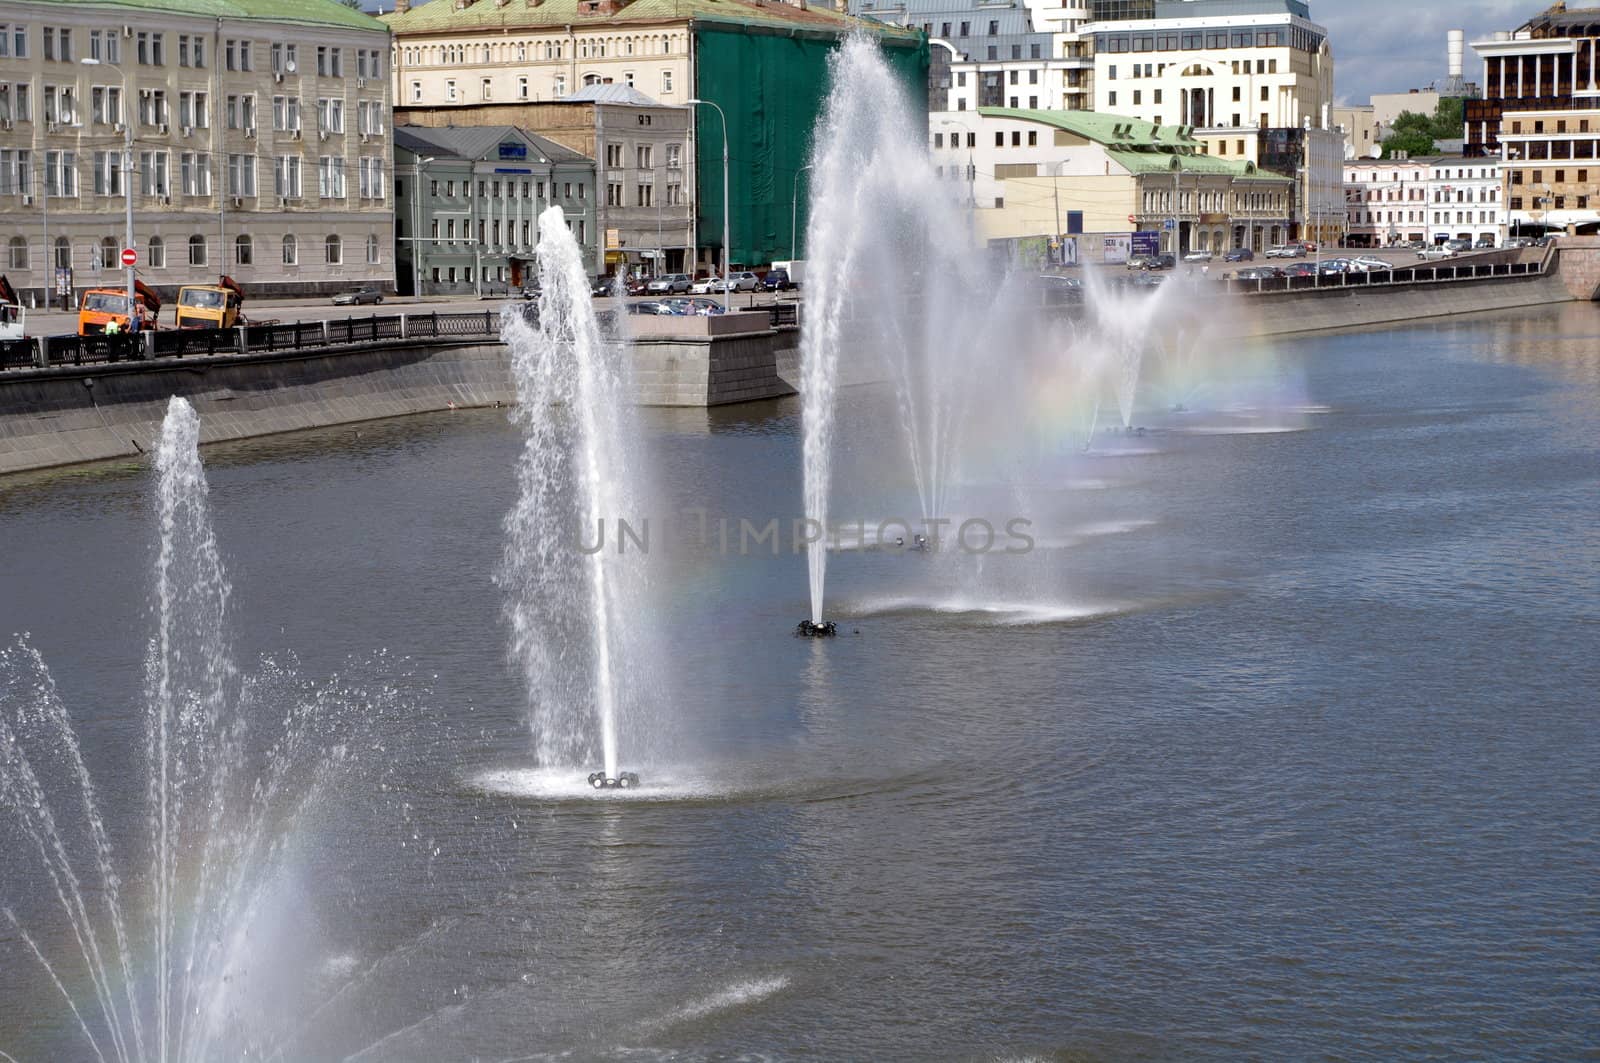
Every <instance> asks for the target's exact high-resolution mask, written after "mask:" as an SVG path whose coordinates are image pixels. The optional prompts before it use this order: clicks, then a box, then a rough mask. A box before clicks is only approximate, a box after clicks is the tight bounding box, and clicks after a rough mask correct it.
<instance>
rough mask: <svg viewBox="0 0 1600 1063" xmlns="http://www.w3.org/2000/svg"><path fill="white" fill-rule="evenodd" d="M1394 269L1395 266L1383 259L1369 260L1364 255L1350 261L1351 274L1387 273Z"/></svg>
mask: <svg viewBox="0 0 1600 1063" xmlns="http://www.w3.org/2000/svg"><path fill="white" fill-rule="evenodd" d="M1392 269H1394V266H1392V265H1390V264H1389V263H1387V262H1385V261H1384V260H1383V259H1381V258H1368V257H1367V256H1365V255H1362V256H1360V257H1359V258H1353V259H1351V260H1350V270H1349V272H1351V273H1387V272H1388V271H1390V270H1392Z"/></svg>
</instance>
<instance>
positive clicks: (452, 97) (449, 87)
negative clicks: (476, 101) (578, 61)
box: [444, 78, 559, 103]
mask: <svg viewBox="0 0 1600 1063" xmlns="http://www.w3.org/2000/svg"><path fill="white" fill-rule="evenodd" d="M557 80H559V79H557ZM444 98H445V101H446V102H448V103H455V102H456V83H455V79H454V78H451V79H450V80H448V81H446V82H445V83H444Z"/></svg>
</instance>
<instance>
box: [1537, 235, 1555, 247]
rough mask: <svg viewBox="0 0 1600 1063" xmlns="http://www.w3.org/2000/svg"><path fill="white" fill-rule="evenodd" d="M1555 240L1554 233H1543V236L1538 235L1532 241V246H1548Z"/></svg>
mask: <svg viewBox="0 0 1600 1063" xmlns="http://www.w3.org/2000/svg"><path fill="white" fill-rule="evenodd" d="M1555 242H1556V237H1555V235H1553V234H1551V233H1545V234H1544V235H1543V236H1541V237H1539V238H1538V239H1537V240H1535V241H1534V242H1533V246H1534V247H1549V246H1550V245H1551V244H1553V243H1555Z"/></svg>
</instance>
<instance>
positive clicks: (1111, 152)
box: [932, 108, 1294, 254]
mask: <svg viewBox="0 0 1600 1063" xmlns="http://www.w3.org/2000/svg"><path fill="white" fill-rule="evenodd" d="M974 117H975V118H976V120H977V123H976V124H975V125H974V127H973V128H972V129H971V130H959V131H957V132H956V134H955V135H956V136H957V138H958V139H957V140H955V141H954V142H952V141H951V140H949V139H948V138H946V137H942V136H941V135H940V134H935V135H934V138H933V141H932V152H933V156H934V162H935V166H936V167H937V168H938V170H937V172H938V173H939V175H940V176H942V177H946V178H947V179H948V180H949V181H950V183H951V194H952V195H956V196H963V195H970V197H971V198H972V199H973V200H974V202H975V205H976V208H977V209H976V212H975V213H976V216H977V223H978V227H979V231H980V233H981V234H982V235H983V236H984V238H985V239H986V240H989V241H1007V240H1017V239H1020V238H1031V237H1051V236H1075V235H1100V236H1105V235H1111V236H1131V234H1132V233H1135V232H1149V233H1159V234H1160V236H1159V238H1158V239H1159V242H1160V246H1161V248H1162V250H1163V251H1168V252H1173V253H1177V254H1184V253H1187V252H1189V251H1210V252H1213V253H1216V254H1222V253H1223V252H1226V251H1228V250H1230V249H1231V248H1234V247H1249V248H1253V249H1256V250H1264V249H1265V248H1266V247H1268V246H1270V245H1271V244H1274V243H1279V242H1281V241H1283V240H1286V239H1288V235H1289V226H1290V208H1291V206H1292V204H1293V199H1294V195H1293V189H1292V187H1291V185H1292V182H1291V181H1290V180H1289V179H1288V178H1285V177H1283V176H1282V175H1280V174H1275V173H1270V172H1268V171H1265V170H1262V169H1259V168H1258V167H1257V166H1256V165H1255V164H1254V163H1250V162H1246V161H1243V160H1226V159H1220V158H1217V157H1216V156H1213V155H1206V154H1203V153H1201V152H1200V151H1199V150H1198V147H1199V144H1198V142H1197V141H1195V140H1194V138H1192V137H1190V136H1189V135H1188V134H1187V133H1186V132H1184V131H1182V130H1179V129H1178V128H1177V127H1175V126H1165V127H1156V126H1154V125H1152V124H1151V123H1148V122H1142V121H1139V120H1137V119H1132V118H1125V117H1121V116H1118V115H1106V114H1096V113H1091V112H1084V111H1060V110H1038V111H1027V110H1015V111H1014V110H1011V109H1009V108H985V109H984V110H982V111H980V112H979V113H978V114H977V115H976V116H974ZM969 133H970V136H969V135H968V134H969ZM969 145H970V146H969ZM969 167H970V168H969ZM963 182H967V183H966V184H963Z"/></svg>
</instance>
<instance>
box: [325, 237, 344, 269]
mask: <svg viewBox="0 0 1600 1063" xmlns="http://www.w3.org/2000/svg"><path fill="white" fill-rule="evenodd" d="M322 260H323V261H324V262H326V263H327V264H328V265H330V266H338V265H341V264H342V263H343V262H344V245H343V244H342V243H340V242H339V237H338V236H337V235H334V234H332V233H329V234H328V238H327V239H326V240H324V241H322Z"/></svg>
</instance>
